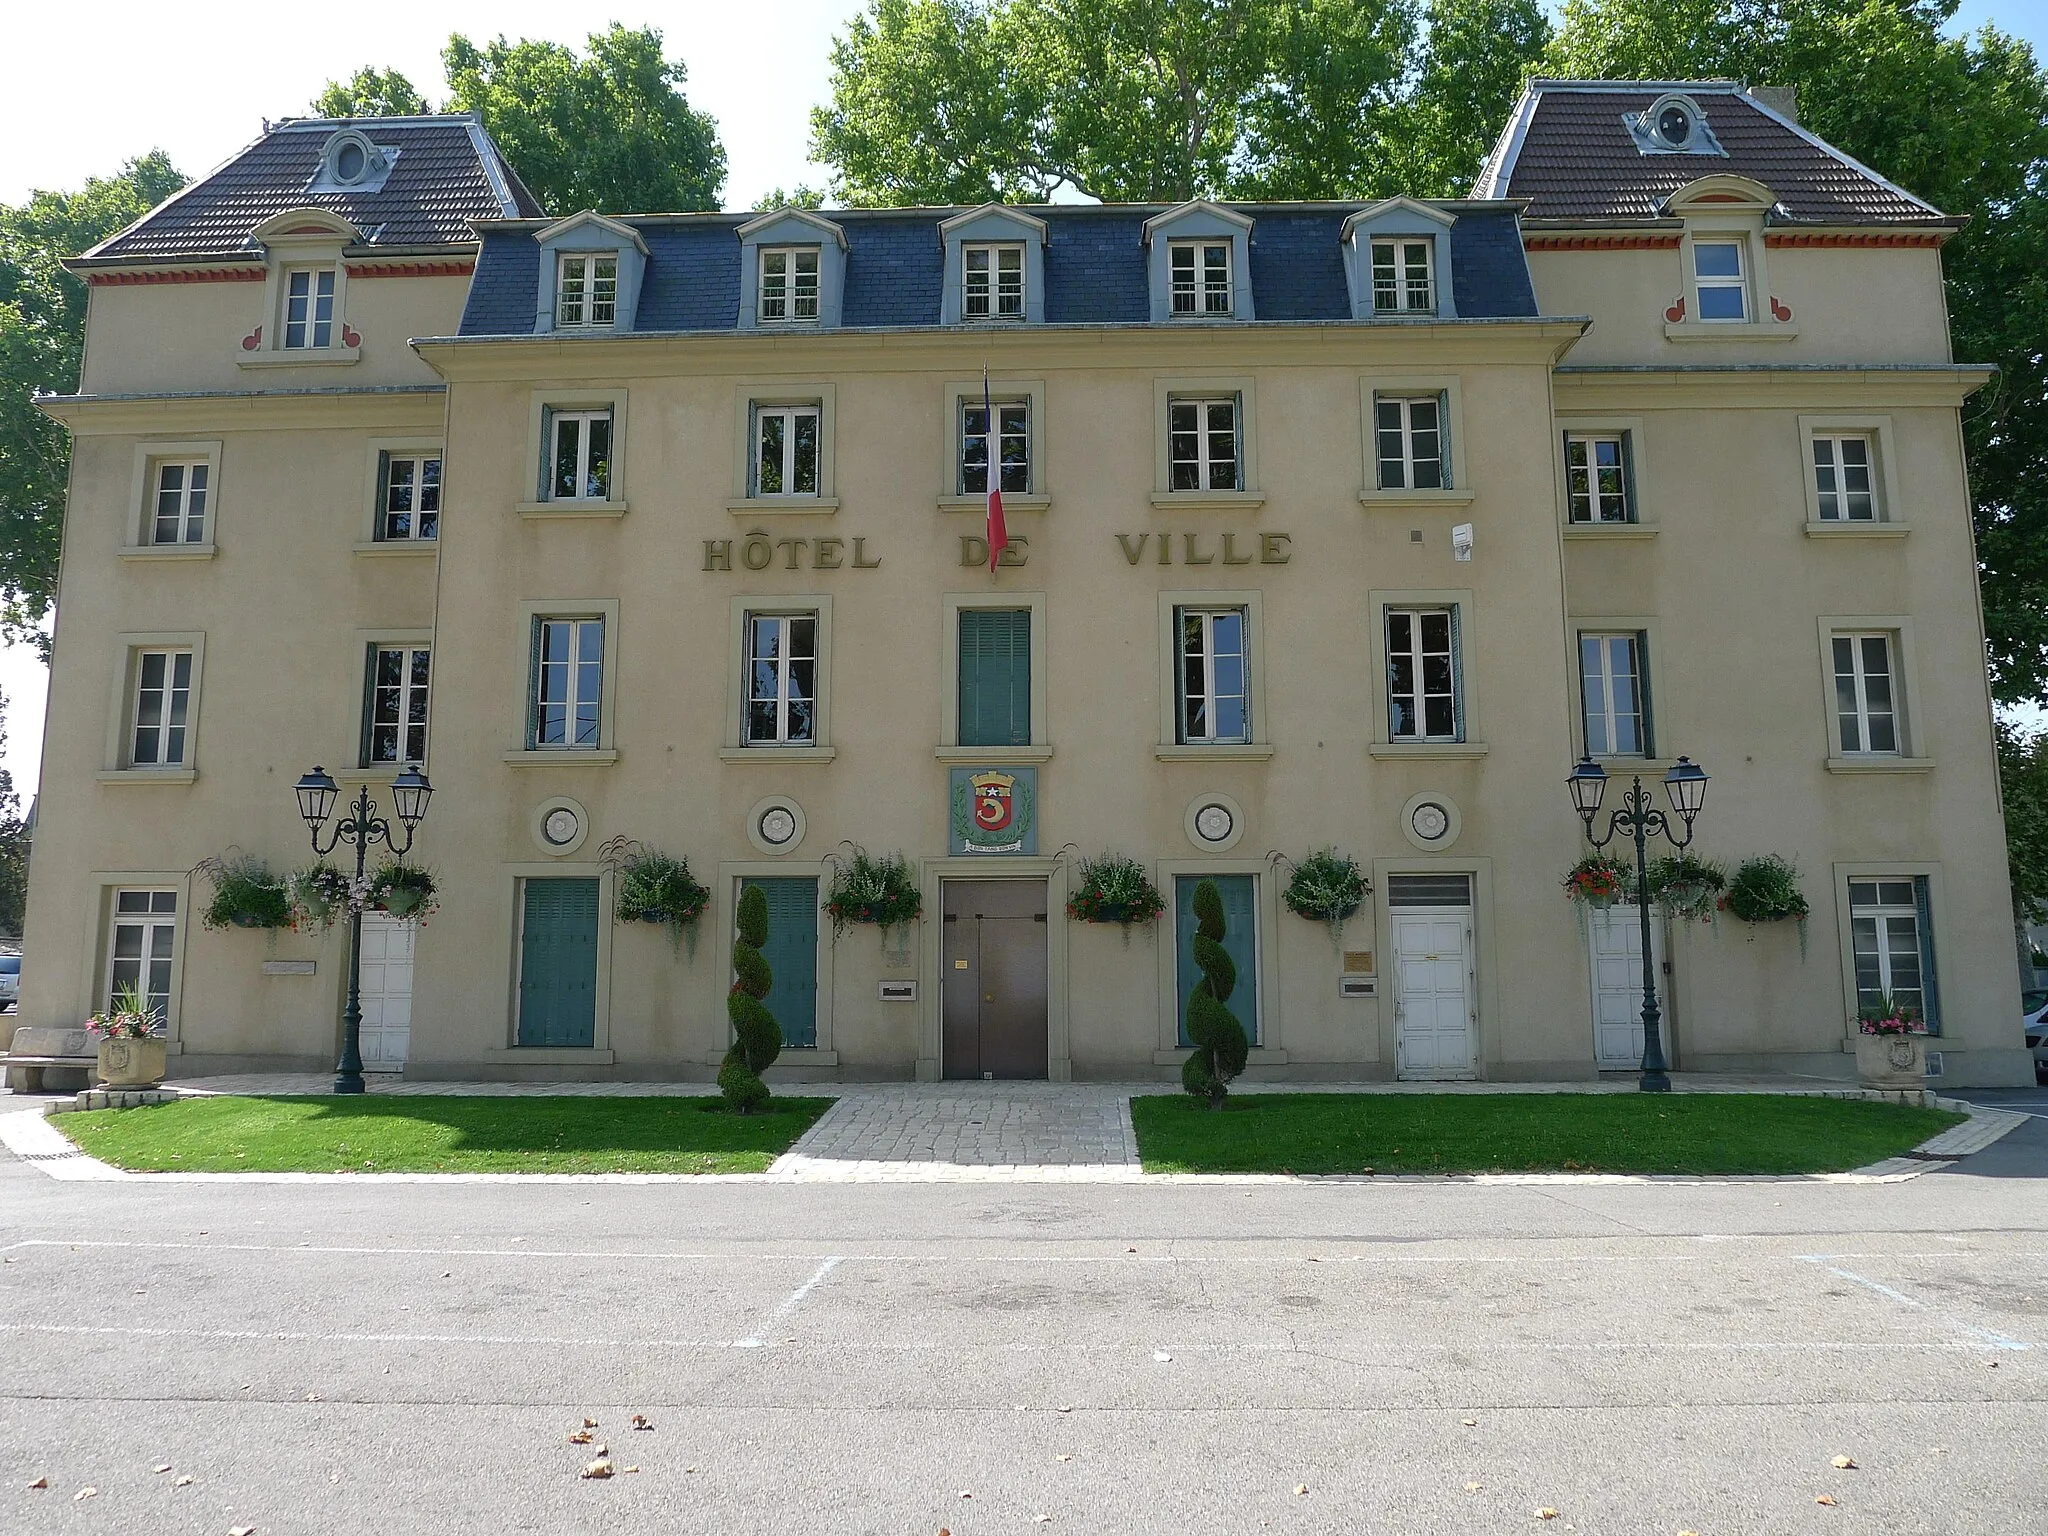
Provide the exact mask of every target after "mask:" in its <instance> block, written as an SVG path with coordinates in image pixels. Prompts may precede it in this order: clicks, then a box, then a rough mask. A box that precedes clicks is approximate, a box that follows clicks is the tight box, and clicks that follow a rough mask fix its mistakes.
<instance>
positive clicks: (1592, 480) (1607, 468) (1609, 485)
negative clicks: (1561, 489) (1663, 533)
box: [1564, 432, 1636, 525]
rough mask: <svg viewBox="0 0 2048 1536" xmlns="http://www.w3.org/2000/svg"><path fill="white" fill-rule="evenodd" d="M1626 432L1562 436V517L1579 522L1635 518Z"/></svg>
mask: <svg viewBox="0 0 2048 1536" xmlns="http://www.w3.org/2000/svg"><path fill="white" fill-rule="evenodd" d="M1629 447H1630V444H1629V436H1628V434H1627V433H1626V432H1567V433H1565V435H1564V478H1565V495H1566V516H1567V519H1568V520H1569V521H1570V522H1574V523H1581V524H1588V525H1591V524H1598V523H1632V522H1634V521H1635V520H1636V507H1635V496H1634V477H1633V475H1632V473H1631V471H1632V468H1633V466H1632V465H1631V464H1630V462H1629Z"/></svg>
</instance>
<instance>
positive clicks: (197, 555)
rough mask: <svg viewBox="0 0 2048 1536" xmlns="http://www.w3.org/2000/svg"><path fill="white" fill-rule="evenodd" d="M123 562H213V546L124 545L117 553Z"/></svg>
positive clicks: (215, 552) (215, 551) (214, 551)
mask: <svg viewBox="0 0 2048 1536" xmlns="http://www.w3.org/2000/svg"><path fill="white" fill-rule="evenodd" d="M115 553H116V554H118V555H119V556H120V557H121V558H122V559H123V560H211V559H212V558H213V557H214V555H215V554H217V553H218V551H217V550H215V548H214V547H213V545H211V544H124V545H122V546H121V547H120V548H119V549H118V550H116V551H115Z"/></svg>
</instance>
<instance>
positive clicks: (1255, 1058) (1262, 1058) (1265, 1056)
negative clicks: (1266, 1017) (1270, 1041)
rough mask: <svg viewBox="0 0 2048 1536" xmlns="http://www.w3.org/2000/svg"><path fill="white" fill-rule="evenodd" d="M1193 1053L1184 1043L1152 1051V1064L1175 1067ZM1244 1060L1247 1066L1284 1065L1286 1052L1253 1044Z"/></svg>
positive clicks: (1192, 1049)
mask: <svg viewBox="0 0 2048 1536" xmlns="http://www.w3.org/2000/svg"><path fill="white" fill-rule="evenodd" d="M1193 1054H1194V1048H1193V1047H1192V1046H1186V1045H1182V1046H1176V1047H1175V1048H1174V1049H1173V1050H1170V1051H1154V1052H1153V1053H1152V1065H1153V1066H1155V1067H1177V1066H1179V1065H1180V1064H1181V1063H1182V1062H1184V1061H1186V1060H1187V1059H1188V1057H1190V1056H1192V1055H1193ZM1244 1060H1245V1065H1246V1066H1248V1067H1284V1066H1286V1065H1287V1053H1286V1052H1285V1051H1283V1050H1280V1049H1278V1048H1277V1047H1274V1046H1264V1045H1255V1046H1253V1047H1252V1048H1251V1049H1250V1050H1249V1051H1247V1052H1246V1053H1245V1058H1244Z"/></svg>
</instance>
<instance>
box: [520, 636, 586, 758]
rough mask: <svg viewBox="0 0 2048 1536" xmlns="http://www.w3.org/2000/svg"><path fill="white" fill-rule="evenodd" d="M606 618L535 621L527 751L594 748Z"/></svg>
mask: <svg viewBox="0 0 2048 1536" xmlns="http://www.w3.org/2000/svg"><path fill="white" fill-rule="evenodd" d="M604 638H605V637H604V619H603V618H602V617H599V616H595V615H576V616H573V617H562V618H556V617H552V616H546V615H536V616H535V618H534V621H533V664H532V671H531V680H530V682H529V683H528V687H527V736H526V746H527V749H528V750H529V751H537V752H547V751H568V752H576V751H583V752H588V751H594V750H596V749H597V748H598V747H599V745H600V730H601V726H602V723H603V718H604V716H603V707H604Z"/></svg>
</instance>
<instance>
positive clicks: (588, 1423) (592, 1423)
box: [583, 1419, 597, 1429]
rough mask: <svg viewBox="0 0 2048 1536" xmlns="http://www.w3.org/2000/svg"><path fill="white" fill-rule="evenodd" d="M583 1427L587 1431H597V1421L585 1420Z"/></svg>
mask: <svg viewBox="0 0 2048 1536" xmlns="http://www.w3.org/2000/svg"><path fill="white" fill-rule="evenodd" d="M583 1427H584V1428H585V1429H595V1428H597V1420H595V1419H585V1420H584V1421H583Z"/></svg>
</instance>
